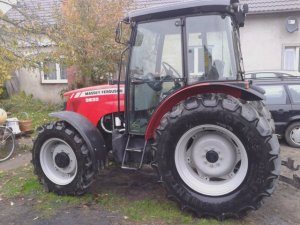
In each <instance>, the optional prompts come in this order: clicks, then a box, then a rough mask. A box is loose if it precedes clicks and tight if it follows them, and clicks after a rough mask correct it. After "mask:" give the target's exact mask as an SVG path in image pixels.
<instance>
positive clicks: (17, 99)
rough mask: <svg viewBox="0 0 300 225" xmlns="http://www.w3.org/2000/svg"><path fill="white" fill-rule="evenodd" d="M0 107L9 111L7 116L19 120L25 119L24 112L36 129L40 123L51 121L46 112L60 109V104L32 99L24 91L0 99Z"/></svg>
mask: <svg viewBox="0 0 300 225" xmlns="http://www.w3.org/2000/svg"><path fill="white" fill-rule="evenodd" d="M0 107H1V108H4V110H5V111H7V112H9V113H10V115H9V117H17V118H18V119H19V120H24V119H26V115H25V114H24V113H23V112H26V113H27V114H28V116H29V118H30V119H32V125H33V129H34V130H36V128H38V127H39V126H41V125H42V124H45V123H47V122H50V121H53V120H54V119H53V118H50V117H49V116H48V114H49V113H50V112H54V111H59V110H62V105H57V104H48V103H44V102H42V101H40V100H37V99H34V98H33V97H32V96H31V95H26V94H25V93H24V92H22V93H20V94H16V95H13V96H11V97H10V98H9V99H0Z"/></svg>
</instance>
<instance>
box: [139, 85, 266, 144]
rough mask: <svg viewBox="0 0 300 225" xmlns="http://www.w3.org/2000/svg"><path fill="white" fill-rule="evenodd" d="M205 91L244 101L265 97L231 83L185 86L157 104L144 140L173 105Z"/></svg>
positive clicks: (149, 136)
mask: <svg viewBox="0 0 300 225" xmlns="http://www.w3.org/2000/svg"><path fill="white" fill-rule="evenodd" d="M205 93H223V94H226V95H231V96H233V97H235V98H239V99H243V100H246V101H260V100H263V99H265V97H264V95H263V94H262V93H260V92H258V91H257V90H254V89H245V88H242V87H239V86H236V85H233V84H225V83H200V84H196V85H193V86H187V87H185V88H183V89H180V90H178V91H177V92H175V93H173V94H172V95H170V96H169V97H168V98H167V99H165V100H164V101H163V102H162V103H161V104H160V105H159V106H158V108H157V109H156V110H155V112H154V113H153V115H152V117H151V120H150V121H149V123H148V126H147V129H146V133H145V138H146V140H149V139H150V138H152V137H153V134H154V131H155V129H156V128H157V127H158V125H159V123H160V120H161V118H162V117H163V116H164V115H165V114H166V113H167V112H168V111H170V110H171V109H172V107H173V106H175V105H176V104H178V103H179V102H180V101H182V100H184V99H186V98H188V97H191V96H195V95H198V94H205Z"/></svg>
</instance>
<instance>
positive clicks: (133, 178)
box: [0, 143, 300, 225]
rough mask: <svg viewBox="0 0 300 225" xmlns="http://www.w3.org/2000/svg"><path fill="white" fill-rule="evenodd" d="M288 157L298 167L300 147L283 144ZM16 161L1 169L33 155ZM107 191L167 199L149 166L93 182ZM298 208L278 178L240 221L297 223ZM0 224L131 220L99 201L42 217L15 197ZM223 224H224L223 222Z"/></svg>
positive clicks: (3, 205) (295, 196) (0, 214)
mask: <svg viewBox="0 0 300 225" xmlns="http://www.w3.org/2000/svg"><path fill="white" fill-rule="evenodd" d="M288 157H289V158H291V159H293V160H295V166H296V165H300V149H294V148H290V147H287V146H286V145H285V144H284V143H282V160H287V158H288ZM18 158H19V159H18ZM20 158H22V160H20ZM13 160H14V161H13ZM13 160H11V161H8V162H5V163H3V164H0V170H8V169H13V168H15V167H16V166H15V164H19V166H21V165H24V164H25V163H29V160H30V154H29V153H19V154H18V155H17V156H15V159H13ZM13 162H14V163H13ZM16 162H17V163H16ZM11 164H13V165H14V167H12V166H11ZM282 171H283V172H282V175H284V176H286V177H290V178H292V177H293V174H297V175H298V176H300V174H299V172H300V171H296V172H291V171H290V170H288V169H287V168H285V167H283V168H282ZM107 190H110V191H114V192H116V193H119V194H123V195H126V196H128V197H129V198H131V199H132V200H137V199H143V198H145V196H146V197H150V198H154V199H163V198H165V192H164V189H163V188H162V186H161V185H160V184H159V183H157V177H156V175H155V173H154V172H153V171H152V170H150V169H149V168H146V169H145V170H142V171H140V172H130V171H129V172H128V171H122V170H120V169H118V168H114V169H112V170H110V171H108V172H106V174H103V175H101V176H100V177H99V178H98V180H97V181H96V182H95V183H94V184H93V186H92V189H91V193H93V194H99V193H104V192H105V191H107ZM178 210H179V209H178ZM299 210H300V190H299V189H296V188H294V187H292V186H291V185H289V184H286V183H284V182H282V181H279V183H278V185H277V189H276V191H275V193H274V195H273V196H272V197H271V198H267V199H266V200H265V203H264V205H263V206H262V207H261V208H260V209H259V210H258V211H254V212H251V213H250V214H249V215H248V216H247V217H246V218H244V219H243V220H241V221H237V222H239V223H241V224H246V225H248V224H249V225H256V224H259V225H279V224H280V225H297V224H300V214H299V212H300V211H299ZM0 224H1V225H29V224H33V225H52V224H53V225H54V224H57V225H77V224H78V225H79V224H86V225H94V224H95V225H114V224H116V225H117V224H126V225H127V224H132V223H131V222H129V221H127V220H126V218H124V216H123V215H120V214H118V212H109V211H106V210H104V209H103V208H101V207H100V206H99V205H96V204H91V205H88V206H86V205H85V206H80V207H71V208H65V209H64V210H61V211H59V212H58V213H57V214H55V215H52V216H49V217H47V218H39V213H38V212H37V211H36V210H35V208H34V205H33V203H32V202H31V201H30V199H23V198H19V199H14V200H13V202H12V200H2V199H0ZM135 224H148V223H143V222H141V223H135ZM220 224H222V223H221V222H220Z"/></svg>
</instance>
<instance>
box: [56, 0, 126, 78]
mask: <svg viewBox="0 0 300 225" xmlns="http://www.w3.org/2000/svg"><path fill="white" fill-rule="evenodd" d="M129 7H130V1H129V0H125V1H124V0H89V1H85V0H68V1H65V2H64V3H63V5H62V13H61V19H59V23H58V24H57V27H56V28H55V30H54V31H51V32H50V33H52V34H54V35H55V37H54V38H53V39H54V40H55V42H56V43H57V44H58V47H59V48H58V52H56V54H57V57H58V56H59V55H63V57H64V58H65V60H66V62H67V63H68V64H70V65H75V66H76V67H77V69H78V70H79V74H80V75H81V76H87V77H89V78H90V79H88V80H90V82H91V83H104V82H107V76H108V75H109V74H111V73H115V72H116V63H117V62H118V60H119V57H120V49H121V48H122V46H120V45H119V44H117V43H116V42H115V37H114V35H115V28H116V25H117V22H118V21H119V20H120V19H121V18H123V17H124V15H125V12H126V11H127V10H128V8H129ZM52 36H53V35H52Z"/></svg>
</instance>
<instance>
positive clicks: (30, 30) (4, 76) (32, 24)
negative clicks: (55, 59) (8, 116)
mask: <svg viewBox="0 0 300 225" xmlns="http://www.w3.org/2000/svg"><path fill="white" fill-rule="evenodd" d="M29 1H30V0H28V2H29ZM0 3H1V4H2V5H3V4H5V5H7V6H10V7H11V8H12V9H13V10H14V11H15V13H17V18H18V19H12V18H10V17H8V16H7V15H5V14H3V13H2V12H1V11H0V93H1V92H2V87H3V85H4V83H5V81H6V80H8V79H10V77H11V74H12V73H13V71H14V70H16V69H17V68H19V67H25V66H36V65H37V64H36V62H37V57H39V56H42V55H43V54H38V53H39V50H38V47H39V44H38V43H39V42H40V40H41V38H44V37H45V36H47V33H46V32H45V31H46V29H45V27H47V25H46V24H45V23H41V21H40V18H39V17H37V16H36V15H35V14H34V12H33V11H32V9H29V7H27V5H26V4H25V3H24V2H21V1H20V2H17V3H16V2H15V1H12V2H11V1H9V0H0ZM15 3H16V4H15ZM48 26H49V25H48ZM32 53H34V54H32Z"/></svg>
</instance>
